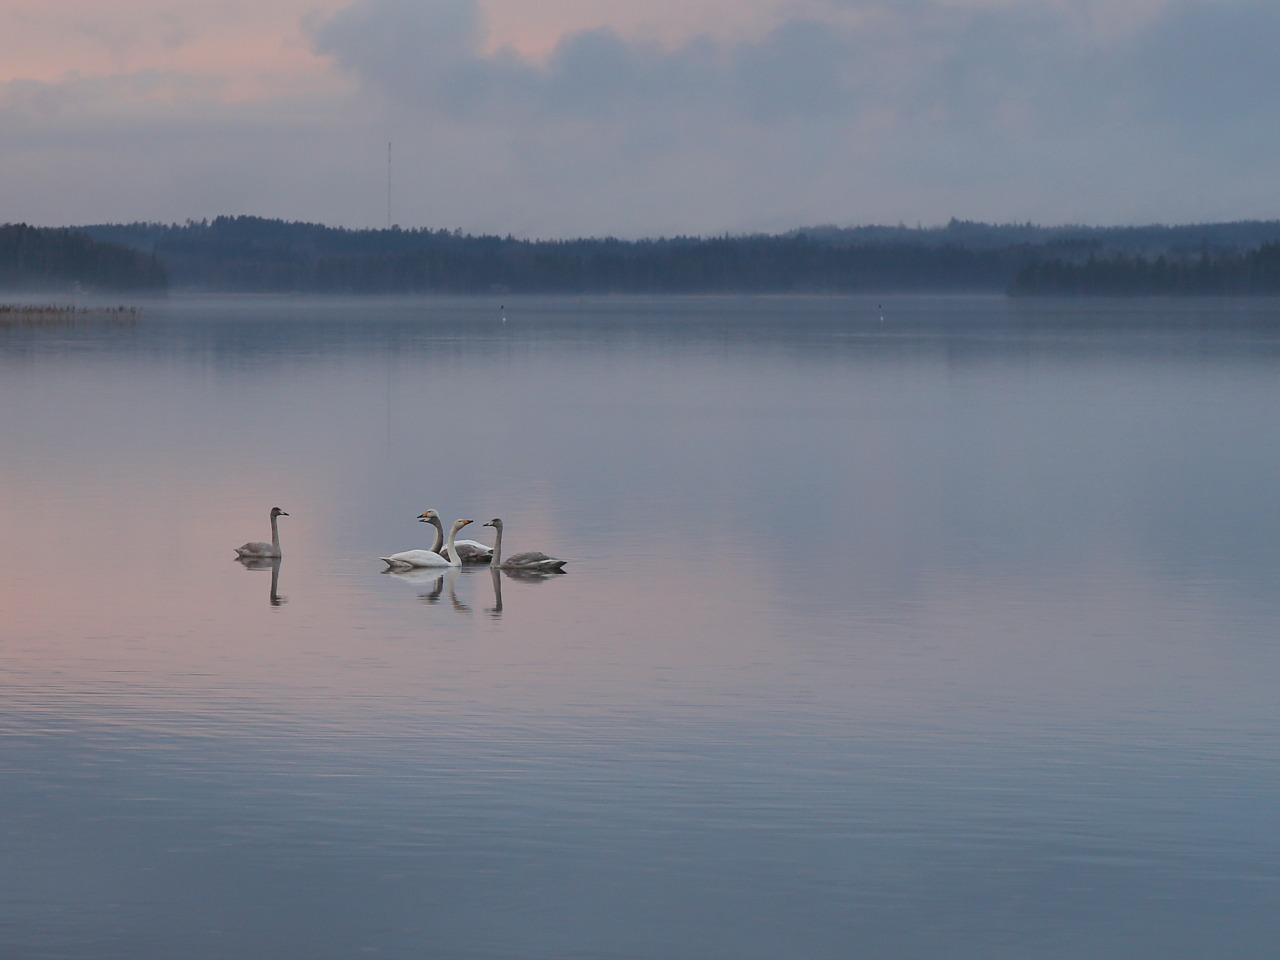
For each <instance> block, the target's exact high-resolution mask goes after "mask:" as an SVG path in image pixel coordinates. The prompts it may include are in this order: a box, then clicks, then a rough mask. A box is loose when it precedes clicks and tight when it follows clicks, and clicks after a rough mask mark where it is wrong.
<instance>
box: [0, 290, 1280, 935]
mask: <svg viewBox="0 0 1280 960" xmlns="http://www.w3.org/2000/svg"><path fill="white" fill-rule="evenodd" d="M1278 374H1280V306H1278V305H1276V304H1275V303H1272V302H1269V301H1258V302H1252V303H1240V302H1221V301H1194V302H1168V301H1122V302H1111V301H1101V302H1083V303H1080V302H1034V303H1023V302H1015V301H1008V300H1005V299H1001V298H896V299H892V300H868V299H859V298H834V299H833V298H814V299H805V298H778V299H768V298H760V299H746V298H697V299H679V298H665V299H626V298H618V299H612V298H595V299H519V300H499V299H474V300H462V299H459V300H447V299H446V300H416V301H400V300H373V301H369V300H353V301H339V300H318V299H317V300H284V299H265V298H264V299H236V298H211V299H204V300H201V299H188V300H182V299H175V300H172V301H169V302H165V303H159V304H154V305H151V306H149V307H147V308H146V309H145V310H144V311H143V313H142V316H141V317H140V318H139V319H137V321H136V322H131V323H112V324H94V323H77V324H70V325H65V326H48V327H23V328H13V327H9V328H6V327H0V411H2V413H0V450H3V458H2V459H0V537H2V538H3V540H2V542H3V544H4V547H5V549H4V550H3V551H0V609H3V611H4V617H3V624H2V625H0V763H2V764H3V769H4V771H5V776H4V777H3V779H2V780H0V948H3V949H2V951H0V952H3V953H4V954H5V955H12V956H22V957H31V958H52V957H66V958H99V957H122V956H127V957H131V958H157V960H159V958H170V957H175V956H183V957H189V958H197V960H199V958H221V957H237V958H263V960H268V958H270V960H277V958H294V957H296V958H327V957H334V958H338V957H344V958H345V957H352V956H359V955H373V956H390V957H411V956H413V957H418V956H430V957H442V958H455V957H456V958H467V960H470V958H494V960H508V958H510V960H542V958H561V957H574V958H577V957H593V958H594V957H610V958H628V960H629V958H656V957H663V958H677V960H679V958H689V960H694V958H698V960H703V958H725V960H729V958H734V960H738V958H748V960H750V958H773V957H784V956H785V957H807V958H818V960H822V958H845V957H850V956H866V957H877V958H932V957H942V956H945V957H951V958H974V960H979V958H982V960H989V958H1027V957H1045V958H1059V957H1060V958H1076V957H1082V956H1089V957H1124V958H1142V957H1152V958H1155V957H1159V958H1162V960H1165V958H1182V957H1185V958H1201V957H1205V956H1231V957H1244V958H1253V957H1257V958H1262V957H1271V956H1273V955H1274V948H1275V943H1276V942H1277V941H1278V939H1280V921H1277V919H1276V917H1277V916H1280V913H1277V910H1276V905H1277V903H1280V867H1278V866H1277V864H1280V825H1278V821H1277V818H1276V817H1275V815H1274V798H1275V797H1276V796H1277V795H1280V772H1278V771H1280V765H1278V764H1277V760H1280V748H1278V747H1277V741H1276V737H1275V731H1276V729H1277V721H1280V707H1278V706H1277V700H1276V697H1275V690H1276V689H1277V686H1278V684H1280V646H1278V644H1277V631H1276V624H1277V623H1278V622H1280V618H1278V614H1280V609H1278V608H1280V603H1278V602H1277V591H1276V584H1277V582H1278V577H1280V547H1278V546H1277V544H1280V503H1278V501H1277V498H1276V492H1275V491H1276V489H1277V478H1280V444H1278V443H1277V441H1276V432H1275V424H1276V423H1277V422H1280V387H1278V386H1277V384H1278V383H1280V380H1278V379H1277V375H1278ZM277 504H278V505H279V506H281V507H283V508H284V509H285V510H287V511H288V512H289V516H288V517H285V518H282V520H281V522H280V525H281V536H282V540H283V542H284V551H285V557H284V559H283V560H282V561H281V563H280V564H279V565H278V568H276V569H274V570H273V569H272V568H271V565H266V567H265V568H264V569H246V568H245V567H244V566H242V565H240V564H238V563H236V562H235V561H234V559H233V556H234V554H233V552H232V549H231V548H232V547H233V546H236V545H238V544H240V543H242V542H244V541H245V540H249V539H265V538H266V537H267V535H268V533H269V531H268V526H267V513H268V511H269V510H270V508H271V507H272V506H273V505H277ZM428 507H432V508H435V509H437V510H439V511H440V512H441V513H442V515H443V516H444V517H445V518H446V522H447V521H448V520H451V519H452V518H454V517H470V518H474V519H475V521H476V523H475V524H474V525H473V526H471V527H469V528H467V532H468V533H469V534H471V535H473V536H475V537H476V538H477V539H485V538H487V536H488V534H489V533H490V531H489V530H487V529H484V528H481V527H480V523H481V522H482V521H484V520H487V519H490V518H491V517H493V516H501V517H503V519H504V520H505V521H506V525H507V541H508V547H509V549H513V550H520V549H529V548H534V549H541V550H545V551H547V552H549V553H552V554H555V555H557V556H561V557H564V558H566V559H568V560H569V564H568V567H567V570H568V572H567V573H566V574H564V575H562V576H557V577H548V578H544V579H537V580H528V579H520V578H512V577H506V576H498V577H495V576H493V575H492V574H491V572H490V571H488V570H485V569H476V568H465V569H462V570H458V571H451V572H448V573H446V574H445V575H444V576H443V577H437V576H436V575H435V574H434V573H430V574H422V575H414V576H397V575H395V574H387V573H383V572H381V568H382V566H383V565H382V564H380V563H379V561H378V557H379V556H382V555H385V554H387V553H389V552H393V551H396V550H403V549H408V548H412V547H422V546H428V545H429V541H430V538H429V536H428V533H429V530H428V528H426V527H425V526H424V525H419V524H416V523H415V522H414V517H415V516H416V515H417V514H418V513H420V512H422V511H423V510H425V509H426V508H428Z"/></svg>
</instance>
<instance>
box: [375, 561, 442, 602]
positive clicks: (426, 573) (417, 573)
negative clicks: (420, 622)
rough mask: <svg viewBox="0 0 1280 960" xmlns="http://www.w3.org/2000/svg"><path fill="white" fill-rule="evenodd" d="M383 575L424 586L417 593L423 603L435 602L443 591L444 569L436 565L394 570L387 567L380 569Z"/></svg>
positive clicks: (412, 584) (420, 586)
mask: <svg viewBox="0 0 1280 960" xmlns="http://www.w3.org/2000/svg"><path fill="white" fill-rule="evenodd" d="M382 573H383V575H384V576H388V577H390V578H391V579H393V580H399V581H400V582H401V583H407V584H409V585H410V586H413V587H418V588H422V587H426V588H427V589H426V590H425V591H422V592H421V593H419V594H418V599H420V600H421V601H422V602H423V603H436V602H437V601H438V600H439V599H440V595H441V594H442V593H444V570H443V569H442V568H439V567H436V568H434V569H433V568H431V567H413V568H410V569H408V570H396V569H393V568H390V567H388V568H387V569H386V570H383V571H382Z"/></svg>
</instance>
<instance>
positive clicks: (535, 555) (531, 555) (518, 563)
mask: <svg viewBox="0 0 1280 960" xmlns="http://www.w3.org/2000/svg"><path fill="white" fill-rule="evenodd" d="M483 526H486V527H493V530H494V538H493V565H494V567H496V568H499V569H502V570H529V571H535V570H542V571H552V570H560V569H562V568H563V567H564V565H565V564H566V563H567V562H568V561H567V560H557V559H556V558H555V557H548V556H547V555H546V554H545V553H540V552H539V551H537V550H528V551H526V552H524V553H517V554H513V555H512V556H510V557H508V558H507V559H506V560H503V559H502V521H501V520H499V519H498V518H497V517H494V518H493V519H492V520H490V521H489V522H488V523H485V524H483Z"/></svg>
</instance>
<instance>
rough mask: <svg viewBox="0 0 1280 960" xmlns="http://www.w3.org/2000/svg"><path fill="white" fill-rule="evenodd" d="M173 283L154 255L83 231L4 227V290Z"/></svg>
mask: <svg viewBox="0 0 1280 960" xmlns="http://www.w3.org/2000/svg"><path fill="white" fill-rule="evenodd" d="M167 285H168V277H167V275H166V273H165V270H164V267H162V266H161V265H160V262H159V261H158V260H157V259H156V258H155V257H154V256H152V255H151V254H149V253H144V252H141V251H139V250H136V249H130V248H129V247H128V246H126V245H123V244H118V243H111V242H107V241H103V240H98V239H95V238H94V237H92V236H90V235H89V234H88V233H87V232H85V231H83V230H68V229H54V228H48V227H31V226H27V225H26V224H25V223H19V224H5V225H0V289H9V290H13V289H18V290H22V289H39V290H67V289H75V288H77V287H79V288H82V289H87V290H100V291H110V292H118V291H139V290H147V291H158V290H163V289H165V288H166V287H167Z"/></svg>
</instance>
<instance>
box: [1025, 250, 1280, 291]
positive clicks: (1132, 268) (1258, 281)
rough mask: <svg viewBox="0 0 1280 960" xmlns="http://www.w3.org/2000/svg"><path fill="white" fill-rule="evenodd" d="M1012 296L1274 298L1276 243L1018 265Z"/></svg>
mask: <svg viewBox="0 0 1280 960" xmlns="http://www.w3.org/2000/svg"><path fill="white" fill-rule="evenodd" d="M1009 292H1010V293H1012V294H1014V295H1015V296H1019V295H1022V296H1027V295H1037V296H1081V295H1084V296H1104V297H1105V296H1228V297H1230V296H1275V295H1277V294H1280V243H1268V244H1264V245H1263V246H1261V247H1259V248H1258V249H1257V250H1251V251H1248V252H1246V253H1220V254H1213V253H1208V252H1206V253H1202V254H1199V255H1197V256H1193V257H1187V258H1181V259H1170V258H1168V257H1166V256H1163V255H1161V256H1158V257H1156V258H1155V259H1154V260H1152V259H1148V258H1146V257H1136V256H1125V255H1123V254H1116V255H1114V256H1111V257H1104V258H1098V257H1089V258H1088V259H1087V260H1085V261H1084V262H1083V263H1073V262H1067V261H1063V260H1048V261H1042V262H1039V263H1028V264H1026V265H1024V266H1023V267H1022V268H1021V269H1020V270H1019V271H1018V273H1017V275H1016V276H1015V277H1014V279H1013V283H1012V284H1010V288H1009Z"/></svg>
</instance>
